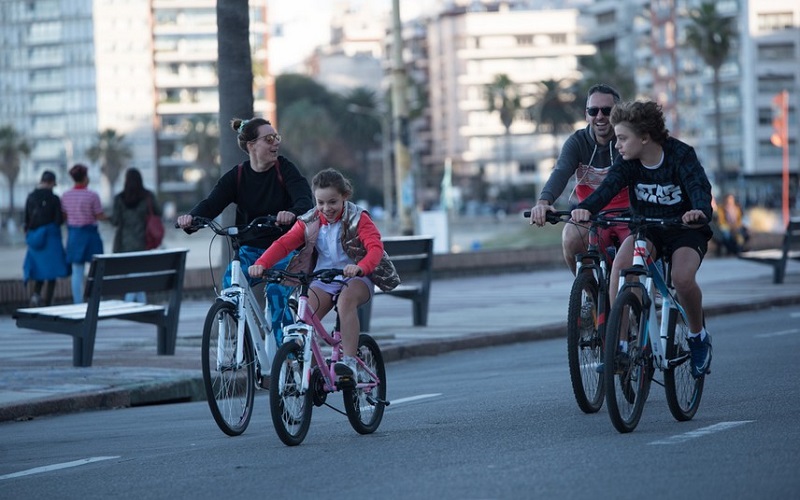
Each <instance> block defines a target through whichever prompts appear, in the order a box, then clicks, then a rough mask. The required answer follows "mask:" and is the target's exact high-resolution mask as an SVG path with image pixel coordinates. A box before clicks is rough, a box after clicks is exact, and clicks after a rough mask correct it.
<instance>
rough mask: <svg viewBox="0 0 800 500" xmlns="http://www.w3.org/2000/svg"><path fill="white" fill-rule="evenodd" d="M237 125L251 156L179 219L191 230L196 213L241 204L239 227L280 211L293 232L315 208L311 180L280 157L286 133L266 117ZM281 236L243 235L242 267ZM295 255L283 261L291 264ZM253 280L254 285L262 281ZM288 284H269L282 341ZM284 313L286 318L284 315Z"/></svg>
mask: <svg viewBox="0 0 800 500" xmlns="http://www.w3.org/2000/svg"><path fill="white" fill-rule="evenodd" d="M231 127H232V128H233V130H234V131H235V132H236V141H237V143H238V145H239V149H241V150H242V151H244V152H245V153H247V155H248V156H249V159H248V160H245V161H244V162H242V163H240V164H239V165H236V166H235V167H233V168H232V169H230V170H228V172H226V173H225V174H224V175H223V176H222V177H221V178H220V179H219V181H217V184H216V185H215V186H214V188H213V189H212V190H211V193H209V195H208V196H207V197H206V199H204V200H202V201H201V202H200V203H198V204H197V205H195V207H194V208H192V210H191V211H190V212H189V213H188V214H186V215H181V216H180V217H178V220H177V223H178V225H179V226H180V227H182V228H184V230H185V231H187V232H192V231H191V229H190V228H191V225H192V218H193V217H195V216H200V217H207V218H214V217H217V216H218V215H219V214H221V213H222V211H223V210H224V209H225V208H226V207H227V206H228V205H230V204H231V203H235V204H236V222H235V223H236V225H237V226H242V225H245V224H247V223H249V222H250V221H252V220H253V219H255V218H257V217H261V216H264V215H274V216H276V217H277V219H278V224H279V226H280V227H281V228H282V229H284V232H285V231H286V230H288V229H289V228H290V227H291V226H292V224H294V221H295V219H296V218H297V216H298V215H302V214H304V213H306V212H308V211H309V210H311V209H312V208H314V199H313V196H312V194H311V186H309V184H308V180H306V178H305V177H304V176H303V174H302V173H300V170H299V169H298V168H297V167H296V166H295V164H294V163H292V162H291V161H289V160H288V159H287V158H286V157H284V156H279V155H278V149H279V147H280V144H281V136H280V135H279V134H278V132H277V131H276V130H275V127H273V126H272V124H271V123H270V122H269V121H268V120H265V119H264V118H253V119H250V120H243V119H240V118H235V119H233V120H232V121H231ZM279 237H280V234H276V232H275V231H265V232H261V233H260V232H258V231H253V232H251V233H248V234H247V235H245V236H243V237H242V247H241V250H240V252H239V257H240V259H241V263H242V269H245V270H246V269H247V268H248V267H250V266H251V265H252V264H253V263H254V262H255V261H256V259H258V258H259V257H260V256H261V254H262V253H264V251H265V250H266V249H267V248H269V246H270V245H271V244H272V243H273V242H274V241H275V240H276V239H278V238H279ZM290 258H291V256H289V257H287V258H286V259H284V260H283V261H281V262H279V263H278V266H285V265H286V263H288V261H289V259H290ZM248 280H250V285H251V286H253V285H254V284H256V282H257V280H252V279H250V278H249V277H248ZM230 283H231V269H230V266H228V269H227V270H226V271H225V277H224V278H223V283H222V285H223V287H227V286H229V285H230ZM287 295H288V294H287V289H286V287H282V286H280V285H274V284H270V285H268V286H267V300H268V302H269V305H270V311H271V312H272V324H273V327H274V328H273V329H274V330H275V332H276V334H277V335H278V339H279V340H280V331H279V330H280V326H281V325H282V324H283V322H284V321H289V322H291V320H292V318H291V316H290V315H289V314H288V312H287V311H286V308H285V305H286V297H287ZM282 315H283V316H282Z"/></svg>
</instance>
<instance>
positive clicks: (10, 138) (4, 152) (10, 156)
mask: <svg viewBox="0 0 800 500" xmlns="http://www.w3.org/2000/svg"><path fill="white" fill-rule="evenodd" d="M30 154H31V147H30V145H29V144H28V141H26V140H25V139H24V138H23V137H21V136H20V135H19V134H18V133H17V131H16V130H15V129H14V127H12V126H11V125H6V126H4V127H2V128H0V158H2V163H0V171H2V172H3V174H4V175H5V176H6V178H7V179H8V216H9V217H11V216H12V215H13V214H14V184H15V183H16V182H17V176H19V167H20V163H21V162H22V158H23V157H26V156H28V155H30Z"/></svg>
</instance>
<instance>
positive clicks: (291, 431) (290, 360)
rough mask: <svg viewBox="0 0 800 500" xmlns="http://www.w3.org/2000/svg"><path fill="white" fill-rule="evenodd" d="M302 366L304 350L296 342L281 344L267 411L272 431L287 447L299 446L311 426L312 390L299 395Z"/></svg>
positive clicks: (273, 372)
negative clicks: (269, 415)
mask: <svg viewBox="0 0 800 500" xmlns="http://www.w3.org/2000/svg"><path fill="white" fill-rule="evenodd" d="M304 363H306V361H305V360H304V359H303V347H302V346H301V345H300V344H298V343H297V342H287V343H285V344H283V345H282V346H281V347H280V349H278V352H277V354H275V359H274V360H273V361H272V371H271V372H270V374H271V376H270V387H269V408H270V414H271V415H272V425H273V426H274V427H275V432H276V433H277V434H278V437H279V438H280V440H281V441H283V444H285V445H286V446H297V445H299V444H300V443H302V442H303V440H304V439H305V438H306V434H308V428H309V426H310V425H311V410H312V409H313V405H314V402H313V400H312V395H313V391H312V390H311V389H309V390H307V391H306V392H304V393H301V392H300V390H301V387H300V385H301V382H302V380H303V365H304Z"/></svg>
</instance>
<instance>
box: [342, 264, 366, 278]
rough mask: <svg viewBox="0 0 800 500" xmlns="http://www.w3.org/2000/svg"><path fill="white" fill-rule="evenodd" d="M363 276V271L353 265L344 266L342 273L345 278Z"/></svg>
mask: <svg viewBox="0 0 800 500" xmlns="http://www.w3.org/2000/svg"><path fill="white" fill-rule="evenodd" d="M363 274H364V270H363V269H361V268H360V267H359V266H357V265H355V264H347V265H346V266H344V272H342V275H343V276H344V277H345V278H355V277H356V276H363Z"/></svg>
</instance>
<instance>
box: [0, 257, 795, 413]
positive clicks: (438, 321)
mask: <svg viewBox="0 0 800 500" xmlns="http://www.w3.org/2000/svg"><path fill="white" fill-rule="evenodd" d="M798 268H800V265H798V264H797V263H791V262H790V264H789V269H788V272H787V276H786V282H785V283H784V284H782V285H774V284H773V283H772V268H771V267H769V266H765V265H760V264H757V263H752V262H745V261H740V260H737V259H735V258H726V259H708V260H707V261H706V262H704V263H703V266H702V267H701V269H700V273H699V277H698V279H699V281H700V284H701V287H702V288H703V292H704V306H705V310H706V314H707V316H708V317H713V316H715V315H720V314H728V313H733V312H741V311H746V310H753V309H758V308H764V307H769V306H771V305H787V304H798V305H799V306H800V273H798V270H799V269H798ZM571 284H572V281H571V277H570V275H569V273H568V271H566V269H565V268H563V269H562V268H559V269H554V270H546V271H539V272H530V273H520V274H502V275H499V276H494V277H490V276H480V277H467V278H458V279H448V280H436V281H434V283H433V285H432V286H433V288H432V297H431V307H430V315H429V319H428V326H426V327H413V326H412V320H411V303H410V301H407V300H402V299H398V298H394V297H388V296H382V295H381V296H377V297H376V298H375V302H374V304H373V319H372V331H371V332H369V333H370V334H371V335H372V336H373V337H375V338H376V340H377V341H378V343H379V345H380V346H381V349H382V351H383V353H384V357H385V358H386V361H387V362H391V361H396V360H399V359H403V358H409V357H414V356H425V355H436V354H439V353H442V352H448V351H452V350H457V349H472V348H480V347H483V346H488V345H499V344H506V343H513V342H526V341H533V340H538V339H544V338H554V337H563V336H564V335H565V329H566V319H565V318H566V311H567V301H568V295H569V289H570V286H571ZM209 306H210V303H208V302H200V301H188V302H184V303H183V304H182V307H181V321H180V326H179V329H178V347H177V349H176V354H175V356H158V355H157V354H156V333H155V328H153V327H151V326H150V325H138V324H135V323H131V322H126V321H119V320H108V321H103V322H101V323H100V326H99V328H98V332H97V342H96V345H95V354H94V362H93V366H92V367H88V368H75V367H73V366H72V339H71V338H70V337H69V336H67V335H60V334H49V333H42V332H37V331H32V330H25V329H18V328H17V327H16V325H15V323H14V320H13V319H12V318H11V317H10V316H0V422H2V421H8V420H25V419H28V418H33V417H36V416H41V415H47V414H54V413H64V412H72V411H79V410H85V409H97V408H114V407H125V406H135V405H144V404H156V403H168V402H178V401H196V400H203V399H204V393H203V384H202V375H201V368H200V337H201V334H202V325H203V321H204V319H205V315H206V311H207V310H208V308H209ZM326 324H327V323H326ZM724 338H725V336H724V333H720V334H718V335H717V336H716V337H715V339H716V341H717V342H724ZM565 362H566V357H565Z"/></svg>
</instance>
